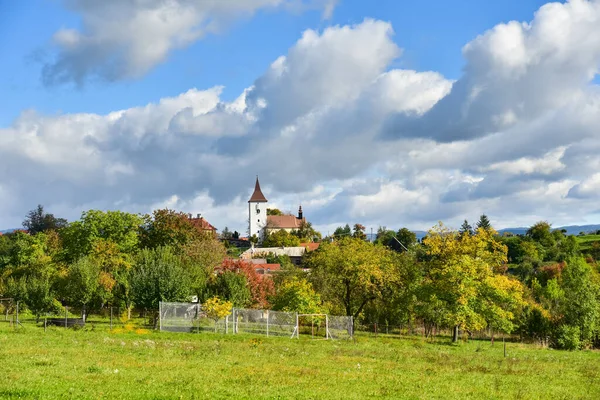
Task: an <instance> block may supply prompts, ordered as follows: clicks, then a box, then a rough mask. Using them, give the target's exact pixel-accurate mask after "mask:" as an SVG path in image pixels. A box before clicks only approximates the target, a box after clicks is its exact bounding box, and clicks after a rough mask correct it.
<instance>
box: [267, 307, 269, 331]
mask: <svg viewBox="0 0 600 400" xmlns="http://www.w3.org/2000/svg"><path fill="white" fill-rule="evenodd" d="M267 336H269V310H267Z"/></svg>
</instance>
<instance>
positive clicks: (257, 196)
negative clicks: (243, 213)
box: [248, 176, 267, 203]
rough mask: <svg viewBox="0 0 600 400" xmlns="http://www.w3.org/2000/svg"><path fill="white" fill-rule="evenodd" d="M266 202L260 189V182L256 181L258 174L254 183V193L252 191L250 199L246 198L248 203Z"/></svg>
mask: <svg viewBox="0 0 600 400" xmlns="http://www.w3.org/2000/svg"><path fill="white" fill-rule="evenodd" d="M266 202H267V198H266V197H265V195H264V194H263V192H262V191H261V190H260V183H259V182H258V176H257V177H256V184H255V185H254V193H252V196H250V200H248V203H266Z"/></svg>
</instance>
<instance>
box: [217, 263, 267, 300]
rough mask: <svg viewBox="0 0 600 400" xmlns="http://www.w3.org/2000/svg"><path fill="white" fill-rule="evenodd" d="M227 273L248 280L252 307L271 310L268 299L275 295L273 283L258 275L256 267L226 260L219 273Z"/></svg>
mask: <svg viewBox="0 0 600 400" xmlns="http://www.w3.org/2000/svg"><path fill="white" fill-rule="evenodd" d="M226 271H229V272H234V273H237V274H242V275H243V276H244V277H245V278H246V282H247V286H248V289H249V290H250V307H252V308H262V309H265V308H269V301H268V299H269V298H270V297H271V296H272V295H273V293H274V287H273V281H272V280H271V279H270V278H265V277H264V276H262V275H258V273H257V272H256V270H255V269H254V266H253V265H252V264H250V263H248V262H246V261H243V260H231V259H225V260H224V261H223V264H222V265H221V267H220V268H219V270H218V273H224V272H226Z"/></svg>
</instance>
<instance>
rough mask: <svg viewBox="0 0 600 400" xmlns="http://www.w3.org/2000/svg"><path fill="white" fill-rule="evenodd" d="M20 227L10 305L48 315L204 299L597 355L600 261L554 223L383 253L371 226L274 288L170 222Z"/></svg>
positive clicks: (474, 232)
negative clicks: (491, 335) (498, 337)
mask: <svg viewBox="0 0 600 400" xmlns="http://www.w3.org/2000/svg"><path fill="white" fill-rule="evenodd" d="M23 225H24V227H25V229H24V230H23V231H19V232H14V233H12V234H8V235H3V236H0V295H2V297H11V298H14V299H15V300H18V301H20V302H22V304H24V305H26V307H27V308H28V309H29V310H30V311H31V312H32V313H33V314H34V315H36V316H38V317H39V316H42V315H44V313H47V312H60V310H61V309H63V307H64V306H67V305H68V306H79V307H81V308H86V309H88V310H98V309H102V308H103V307H107V306H118V307H122V308H123V309H127V310H132V309H134V308H138V309H148V310H156V309H158V303H159V302H160V301H184V302H187V301H190V299H191V298H192V297H196V298H198V300H199V301H201V302H205V303H207V304H214V307H213V308H215V309H217V308H219V304H221V305H222V304H226V305H227V306H229V304H231V305H233V306H236V307H254V308H270V309H274V310H283V311H292V312H301V313H330V314H335V315H351V316H353V317H354V320H355V321H356V323H357V324H359V325H360V324H375V323H378V324H381V325H404V326H406V325H410V324H423V326H424V327H425V333H426V334H427V335H435V334H436V333H437V332H439V331H440V330H441V329H450V330H451V331H452V332H453V339H454V340H458V338H459V335H460V334H464V335H471V334H473V333H474V332H476V331H480V330H484V329H485V330H489V331H491V332H502V333H507V334H512V335H518V336H519V337H521V338H523V339H527V340H535V341H539V342H541V343H544V344H547V345H550V346H553V347H556V348H565V349H577V348H592V347H600V337H599V335H600V274H599V267H598V265H599V264H598V262H597V260H598V257H596V256H595V255H594V254H593V252H592V253H590V252H588V253H586V254H583V253H582V251H581V250H580V248H579V245H578V242H577V240H576V238H575V237H573V236H567V235H565V233H564V232H562V231H556V230H552V229H551V226H550V224H548V223H546V222H540V223H537V224H535V225H533V226H532V227H531V228H530V229H529V230H528V231H527V233H526V234H525V235H523V236H510V237H507V236H501V235H498V234H497V233H496V231H495V230H494V229H493V227H492V226H491V224H490V223H489V219H487V217H485V218H484V217H482V218H480V221H479V222H478V223H477V224H476V225H475V228H472V227H471V226H470V225H469V224H468V222H466V221H465V223H464V224H463V226H462V227H461V228H460V229H459V230H453V229H450V228H448V227H446V226H444V225H443V224H441V223H440V224H439V225H437V226H435V227H433V228H432V229H431V230H430V231H429V232H428V234H427V235H426V236H425V237H424V238H422V239H421V240H417V238H416V236H415V234H414V233H413V232H411V231H410V230H408V229H406V228H402V229H399V230H398V231H394V230H389V229H386V228H384V227H382V228H380V229H378V231H377V237H376V239H375V240H374V241H372V242H371V241H368V240H365V238H366V234H365V233H364V230H365V229H364V226H362V225H360V224H355V225H354V227H353V228H350V226H349V225H346V226H343V227H340V228H338V230H336V232H334V234H333V235H332V236H329V237H326V238H324V239H323V240H322V241H321V244H320V246H319V248H318V249H317V250H315V251H312V252H308V253H306V255H305V256H304V258H303V260H302V268H298V267H296V266H294V265H292V263H291V261H290V260H289V258H288V257H286V256H274V255H269V256H268V257H267V261H268V262H270V263H279V264H281V271H279V272H278V273H274V274H273V276H272V277H269V276H265V275H259V274H257V272H256V270H255V268H254V266H253V265H252V264H251V263H248V262H244V261H242V260H240V259H232V258H229V257H228V256H227V252H226V247H225V245H224V242H226V240H219V238H217V237H216V236H215V235H214V234H213V233H212V232H207V231H203V230H202V229H200V228H199V227H198V226H197V225H195V224H194V223H193V221H192V220H191V219H190V218H188V216H187V215H186V214H184V213H179V212H176V211H173V210H156V211H154V212H153V213H152V214H150V215H136V214H130V213H125V212H120V211H106V212H104V211H97V210H90V211H87V212H85V213H83V214H82V216H81V218H80V219H79V220H77V221H73V222H67V221H65V220H64V219H60V218H55V217H54V216H53V215H52V214H48V213H45V212H44V210H43V207H38V209H36V210H33V211H32V212H30V213H29V214H28V216H27V217H26V219H25V221H24V223H23ZM281 232H283V231H281ZM275 235H279V236H281V238H279V236H277V237H275V239H277V240H288V239H289V238H290V236H291V237H293V238H296V239H299V238H298V237H297V236H295V235H292V234H289V233H285V234H284V233H275V234H273V235H271V236H275ZM309 235H312V233H310V234H309ZM275 239H274V240H275ZM292 240H293V239H292ZM294 243H296V242H294ZM305 271H308V272H305ZM221 308H226V307H222V306H221ZM217 314H218V313H217ZM217 314H215V315H217Z"/></svg>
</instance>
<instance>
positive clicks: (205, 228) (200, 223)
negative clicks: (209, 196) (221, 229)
mask: <svg viewBox="0 0 600 400" xmlns="http://www.w3.org/2000/svg"><path fill="white" fill-rule="evenodd" d="M188 219H189V220H190V222H191V223H192V225H194V226H195V227H196V229H198V230H199V231H201V232H203V233H209V234H211V235H214V236H215V237H216V236H217V228H215V227H214V226H213V225H212V224H211V223H210V222H208V221H207V220H205V219H204V217H202V216H201V215H200V214H196V217H195V218H193V217H192V214H188Z"/></svg>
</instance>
